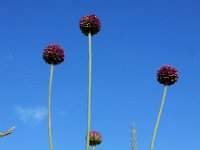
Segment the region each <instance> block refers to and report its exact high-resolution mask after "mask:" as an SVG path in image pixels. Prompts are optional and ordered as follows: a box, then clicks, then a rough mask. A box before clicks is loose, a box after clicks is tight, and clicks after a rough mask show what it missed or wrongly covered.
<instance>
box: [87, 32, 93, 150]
mask: <svg viewBox="0 0 200 150" xmlns="http://www.w3.org/2000/svg"><path fill="white" fill-rule="evenodd" d="M91 40H92V37H91V33H89V34H88V46H89V48H88V103H87V107H88V111H87V141H86V150H89V138H90V109H91V108H90V107H91V70H92V44H91V43H92V42H91Z"/></svg>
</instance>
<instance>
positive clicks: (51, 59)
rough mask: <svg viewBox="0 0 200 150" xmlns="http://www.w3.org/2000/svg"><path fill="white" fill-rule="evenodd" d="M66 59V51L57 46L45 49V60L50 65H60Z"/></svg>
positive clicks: (53, 45)
mask: <svg viewBox="0 0 200 150" xmlns="http://www.w3.org/2000/svg"><path fill="white" fill-rule="evenodd" d="M64 58H65V55H64V50H63V49H62V48H61V47H60V46H59V45H57V44H50V45H48V46H47V47H46V48H45V49H44V53H43V59H44V60H45V62H46V63H48V64H52V65H57V64H60V63H61V62H63V61H64Z"/></svg>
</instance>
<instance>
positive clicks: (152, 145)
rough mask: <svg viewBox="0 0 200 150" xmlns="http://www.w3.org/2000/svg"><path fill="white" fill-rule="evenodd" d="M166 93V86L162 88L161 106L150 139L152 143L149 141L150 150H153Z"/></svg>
mask: <svg viewBox="0 0 200 150" xmlns="http://www.w3.org/2000/svg"><path fill="white" fill-rule="evenodd" d="M166 93H167V85H165V86H164V92H163V97H162V103H161V106H160V110H159V113H158V117H157V121H156V126H155V129H154V133H153V137H152V141H151V150H154V141H155V138H156V133H157V130H158V125H159V122H160V116H161V113H162V109H163V106H164V103H165V97H166Z"/></svg>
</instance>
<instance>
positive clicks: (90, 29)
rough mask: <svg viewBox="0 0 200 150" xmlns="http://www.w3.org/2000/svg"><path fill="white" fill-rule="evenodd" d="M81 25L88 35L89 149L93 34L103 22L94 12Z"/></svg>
mask: <svg viewBox="0 0 200 150" xmlns="http://www.w3.org/2000/svg"><path fill="white" fill-rule="evenodd" d="M79 27H80V29H81V31H82V33H83V34H84V35H86V36H88V104H87V106H88V111H87V136H86V137H87V140H86V150H89V135H90V109H91V108H90V107H91V106H90V105H91V70H92V42H91V41H92V36H93V35H95V34H97V33H98V32H99V31H100V27H101V22H100V20H99V18H98V17H97V16H96V15H94V14H92V15H86V16H83V17H82V19H81V20H80V23H79Z"/></svg>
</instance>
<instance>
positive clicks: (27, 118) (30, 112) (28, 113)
mask: <svg viewBox="0 0 200 150" xmlns="http://www.w3.org/2000/svg"><path fill="white" fill-rule="evenodd" d="M15 110H16V112H17V114H18V116H19V119H20V120H21V121H22V122H24V123H34V124H35V123H39V122H41V121H42V120H43V119H44V118H45V117H46V116H47V108H46V107H43V106H37V107H35V108H25V107H22V106H16V107H15Z"/></svg>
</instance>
